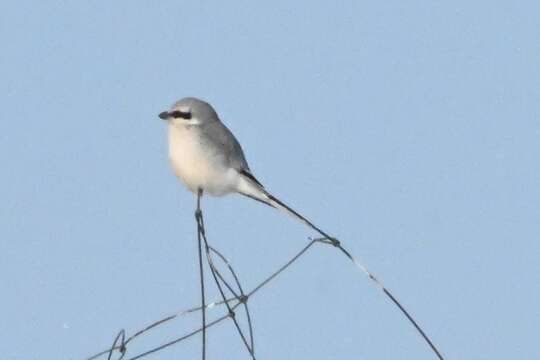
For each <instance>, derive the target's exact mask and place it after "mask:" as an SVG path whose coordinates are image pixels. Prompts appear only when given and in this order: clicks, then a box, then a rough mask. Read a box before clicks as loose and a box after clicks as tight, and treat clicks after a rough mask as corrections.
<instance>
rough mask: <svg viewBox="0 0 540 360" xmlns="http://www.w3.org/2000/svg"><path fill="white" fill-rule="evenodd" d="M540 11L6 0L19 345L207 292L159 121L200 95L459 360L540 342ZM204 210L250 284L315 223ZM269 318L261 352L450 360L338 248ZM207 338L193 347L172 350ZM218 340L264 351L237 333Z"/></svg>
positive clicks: (260, 302) (7, 280)
mask: <svg viewBox="0 0 540 360" xmlns="http://www.w3.org/2000/svg"><path fill="white" fill-rule="evenodd" d="M539 11H540V7H539V5H538V3H537V2H533V1H521V2H510V1H508V2H503V1H495V2H493V1H489V2H488V1H476V2H469V1H452V2H422V1H409V2H402V1H386V2H364V1H342V2H333V3H332V2H326V3H323V2H295V3H294V4H291V3H290V2H287V1H273V2H267V3H265V4H263V3H255V2H247V1H243V2H242V1H239V2H223V1H207V0H205V1H201V2H189V3H188V2H179V1H161V2H159V3H158V2H144V1H130V2H105V1H93V2H75V1H17V2H14V1H4V2H2V4H1V5H0V40H1V43H2V52H1V55H0V75H1V79H2V81H1V82H0V92H1V94H2V96H1V97H0V105H1V106H0V116H1V122H0V150H1V151H0V161H1V163H2V164H3V165H4V171H3V173H2V176H1V177H0V199H2V206H0V258H1V261H0V283H1V284H2V289H3V291H2V296H1V297H0V305H1V308H2V309H3V311H2V321H1V322H0V335H1V338H2V341H0V353H2V354H3V355H2V358H4V359H10V360H18V359H25V360H26V359H83V358H84V357H85V356H88V355H90V354H92V353H94V352H95V351H98V350H101V349H103V348H105V347H107V346H108V345H109V344H110V343H111V342H112V340H113V337H114V335H115V334H116V332H117V331H118V330H119V329H120V328H125V329H126V330H127V332H128V334H129V333H133V332H134V331H135V330H138V329H139V328H141V327H142V326H144V325H146V324H148V323H149V322H151V321H153V320H156V319H158V318H160V317H162V316H164V315H168V314H170V313H174V312H175V311H177V310H181V309H184V308H188V307H190V306H192V305H196V304H197V303H198V301H199V292H198V283H197V276H198V273H197V262H196V260H197V258H196V232H195V223H194V219H193V210H194V205H195V201H194V198H193V195H192V194H190V193H189V192H187V191H186V190H185V189H184V188H183V187H182V186H181V185H180V184H179V183H178V182H177V180H176V179H175V177H174V176H173V175H172V172H171V170H170V169H169V165H168V160H167V147H166V132H165V130H166V128H165V126H164V124H163V123H162V121H160V120H159V119H158V118H157V114H158V113H159V112H160V111H162V110H164V109H166V108H167V107H168V106H170V104H171V103H173V102H174V101H175V100H177V99H178V98H181V97H184V96H197V97H201V98H203V99H206V100H208V101H210V102H211V103H212V104H213V105H214V106H215V108H216V110H217V111H218V113H219V114H220V116H221V118H222V120H223V121H224V122H225V123H226V124H227V125H228V126H229V127H230V128H231V130H232V131H233V132H234V133H235V134H236V136H237V138H238V139H239V140H240V142H241V143H242V144H243V147H244V149H245V152H246V156H247V158H248V161H249V162H250V165H251V168H252V170H253V172H254V173H255V174H256V176H257V177H258V178H259V179H260V180H261V181H262V182H263V183H264V184H265V185H266V186H267V188H269V189H270V190H271V191H272V192H273V193H275V194H276V195H277V196H278V197H280V198H281V199H283V200H284V201H285V202H287V203H289V204H290V205H291V206H293V207H294V208H296V209H297V210H299V211H300V212H302V213H303V214H305V215H306V216H307V217H309V218H310V219H312V220H313V221H314V222H315V223H316V224H318V225H319V226H320V227H321V228H323V229H324V230H325V231H327V232H329V233H331V234H333V235H335V236H337V237H338V238H340V239H341V240H342V242H343V244H344V245H345V246H346V247H347V248H348V249H349V250H350V251H351V252H352V253H353V254H355V255H356V256H359V257H360V258H362V259H363V261H364V262H365V263H366V264H367V265H368V267H369V268H370V270H372V271H373V272H374V273H375V274H377V275H378V276H379V277H380V278H381V279H382V280H383V281H384V283H385V284H386V285H387V286H388V287H389V288H390V289H392V290H393V292H394V293H395V294H396V295H397V296H398V298H399V299H400V300H401V301H402V303H403V304H404V305H405V306H406V307H407V308H408V309H409V310H410V311H411V312H412V313H413V314H414V316H415V317H416V319H417V320H418V321H419V323H420V324H421V325H422V326H423V327H424V329H425V330H426V331H427V332H428V334H430V336H431V337H432V339H433V341H434V342H435V343H436V344H437V345H438V346H439V347H440V349H441V351H442V352H443V354H444V355H446V357H447V358H448V359H508V358H516V359H525V358H529V359H531V358H538V357H540V352H539V350H538V347H537V346H536V343H535V342H536V340H537V331H538V329H537V327H538V323H539V322H540V310H539V309H538V303H539V301H540V271H539V270H540V266H539V265H538V257H539V255H540V244H539V241H538V239H539V235H540V222H539V218H540V205H539V204H540V186H539V185H540V141H539V139H540V105H539V104H540V67H539V66H538V64H539V63H540V43H539V42H538V39H539V38H540V27H539V26H538V16H537V14H538V13H539ZM204 208H205V212H206V221H207V227H208V229H207V231H208V235H209V239H210V241H211V242H212V244H214V245H215V246H216V247H217V248H218V249H220V250H221V251H222V252H223V253H224V254H226V255H227V256H228V258H229V259H230V260H231V262H232V263H233V264H234V265H235V267H236V269H237V270H238V272H239V274H240V277H241V280H242V281H243V283H244V286H245V287H246V288H248V289H249V288H252V287H253V286H255V285H256V284H257V283H258V281H260V280H261V279H262V278H264V277H265V276H266V275H267V274H269V273H270V272H271V271H272V270H273V269H275V268H276V267H277V266H278V265H280V264H282V263H283V262H284V261H285V260H286V259H287V258H288V257H290V256H291V255H292V254H293V253H294V252H295V251H298V250H299V249H300V248H301V247H302V246H303V245H304V244H306V243H307V241H308V240H307V238H308V237H309V236H314V235H315V234H314V233H313V232H312V231H311V230H309V229H308V228H306V227H304V226H302V225H301V224H299V223H296V222H294V221H293V220H291V219H289V218H287V217H286V216H284V215H283V214H281V213H279V212H277V211H273V210H272V209H270V208H267V207H265V206H262V205H260V204H258V203H255V202H253V201H250V200H249V199H245V198H243V197H239V196H230V197H225V198H219V199H205V200H204ZM209 296H210V297H211V298H213V299H217V296H218V295H217V293H216V291H215V290H211V292H210V294H209ZM251 309H252V312H253V314H252V315H253V317H254V326H255V340H256V349H257V354H258V358H259V359H270V358H272V359H293V358H296V359H314V360H318V359H349V358H355V359H364V358H366V359H390V358H400V359H412V358H414V359H433V358H434V356H433V354H432V353H431V352H430V351H429V349H428V348H427V347H426V345H425V344H424V343H423V342H422V340H421V339H420V338H419V336H418V335H417V333H415V331H414V329H413V328H412V327H411V326H410V324H409V323H407V322H406V320H405V319H404V318H403V317H402V315H401V314H400V313H399V312H398V310H397V309H395V308H394V307H393V306H392V304H391V303H390V302H389V301H388V300H387V299H386V298H385V297H384V296H383V295H382V294H381V293H380V292H379V291H377V289H376V288H375V287H374V286H373V284H372V283H370V282H369V280H367V279H366V278H365V277H364V276H363V275H362V274H361V273H359V272H358V271H357V269H355V268H354V267H353V266H352V265H351V264H350V263H348V262H347V261H345V260H344V258H342V257H341V256H339V255H338V254H337V252H335V251H333V249H331V248H324V247H319V248H317V249H314V250H313V251H312V252H310V253H309V254H308V255H306V256H305V257H304V258H302V259H301V261H300V262H298V263H297V264H296V265H295V266H294V267H293V268H291V269H290V271H289V272H287V273H286V274H285V275H284V276H282V277H280V278H278V279H276V281H275V282H274V283H272V284H271V285H269V286H268V287H267V288H265V289H264V290H262V291H261V292H260V293H258V294H257V295H256V296H255V297H254V298H253V299H252V300H251ZM220 311H221V310H212V312H211V313H210V316H218V315H220V314H221V312H220ZM197 321H198V318H197V317H194V316H192V317H188V318H186V319H184V320H183V321H178V322H175V323H173V324H171V325H169V326H168V327H166V328H164V329H162V330H160V331H158V332H157V333H155V334H153V335H152V336H149V337H148V338H146V339H144V340H142V341H141V342H140V343H139V344H137V345H136V347H135V346H134V348H133V349H130V351H133V353H135V352H137V351H138V350H141V349H144V348H146V347H148V346H152V345H156V344H159V343H161V342H163V341H166V340H170V339H172V338H174V337H175V336H176V335H179V334H181V333H184V332H185V331H187V330H189V329H190V328H191V327H193V326H196V324H197ZM199 351H200V343H199V339H198V338H194V339H191V340H190V341H188V342H185V343H182V344H179V345H177V346H175V347H172V348H169V349H167V350H164V351H163V352H161V353H159V354H156V355H154V356H152V357H149V358H151V359H171V358H190V359H197V358H198V357H199ZM208 352H209V356H208V359H218V358H229V359H243V358H245V359H248V358H249V356H248V355H247V353H246V352H245V351H244V349H243V347H242V343H241V341H240V340H239V339H238V337H237V336H236V334H235V332H234V328H233V325H232V324H231V323H224V324H222V325H220V326H219V327H216V328H214V329H212V330H210V331H209V345H208Z"/></svg>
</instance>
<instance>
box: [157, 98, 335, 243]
mask: <svg viewBox="0 0 540 360" xmlns="http://www.w3.org/2000/svg"><path fill="white" fill-rule="evenodd" d="M159 118H160V119H162V120H165V121H166V122H167V123H168V141H169V160H170V164H171V166H172V169H173V171H174V173H175V175H176V176H177V177H178V178H179V179H180V180H181V181H182V182H183V183H184V185H185V186H186V187H187V188H188V189H189V190H190V191H191V192H193V193H195V194H197V195H200V196H202V194H208V195H211V196H223V195H227V194H233V193H237V194H241V195H244V196H246V197H248V198H251V199H253V200H256V201H259V202H261V203H263V204H265V205H268V206H270V207H273V208H275V209H278V210H281V211H283V212H285V213H286V214H288V215H290V216H292V217H293V218H295V219H297V220H299V221H300V222H302V223H304V224H306V225H308V226H309V227H311V228H312V229H314V230H315V231H317V232H318V233H319V234H321V235H322V236H323V237H325V238H326V239H328V240H329V241H332V239H333V238H332V237H331V236H329V235H328V234H327V233H326V232H324V231H322V230H321V229H320V228H319V227H317V226H315V225H314V224H313V223H312V222H311V221H309V220H308V219H307V218H305V217H304V216H302V215H301V214H300V213H298V212H297V211H295V210H293V209H292V208H291V207H290V206H288V205H286V204H285V203H284V202H282V201H281V200H279V199H278V198H277V197H275V196H274V195H272V194H271V193H270V192H269V191H268V190H267V189H266V188H265V187H264V186H263V184H262V183H261V182H260V181H259V180H257V178H256V177H255V176H254V175H253V173H252V171H251V169H250V167H249V165H248V162H247V160H246V157H245V155H244V150H243V149H242V146H241V145H240V143H239V142H238V140H237V139H236V137H235V136H234V134H233V133H232V132H231V131H230V130H229V129H228V128H227V126H225V124H224V123H223V122H222V121H221V119H220V118H219V116H218V114H217V112H216V111H215V109H214V108H213V107H212V105H210V104H209V103H208V102H206V101H204V100H201V99H198V98H195V97H185V98H183V99H180V100H178V101H176V102H175V103H174V104H173V105H172V106H171V108H170V109H169V110H167V111H163V112H161V113H160V114H159ZM334 241H335V239H334Z"/></svg>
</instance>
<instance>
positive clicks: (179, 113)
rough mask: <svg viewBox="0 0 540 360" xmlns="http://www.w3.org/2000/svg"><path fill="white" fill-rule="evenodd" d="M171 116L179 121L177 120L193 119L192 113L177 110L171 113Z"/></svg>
mask: <svg viewBox="0 0 540 360" xmlns="http://www.w3.org/2000/svg"><path fill="white" fill-rule="evenodd" d="M169 116H172V117H173V118H175V119H177V118H182V119H187V120H189V119H191V113H190V112H183V111H180V110H175V111H171V112H170V113H169Z"/></svg>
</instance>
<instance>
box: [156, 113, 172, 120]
mask: <svg viewBox="0 0 540 360" xmlns="http://www.w3.org/2000/svg"><path fill="white" fill-rule="evenodd" d="M158 116H159V118H160V119H162V120H167V119H169V112H168V111H163V112H162V113H159V115H158Z"/></svg>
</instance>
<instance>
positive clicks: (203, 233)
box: [198, 211, 255, 360]
mask: <svg viewBox="0 0 540 360" xmlns="http://www.w3.org/2000/svg"><path fill="white" fill-rule="evenodd" d="M199 214H200V216H199V218H198V231H199V234H200V235H199V236H200V237H201V238H202V239H203V241H204V246H205V250H206V259H207V261H208V264H209V266H210V271H211V273H212V277H213V278H214V282H215V283H216V286H217V288H218V290H219V293H220V294H221V297H222V299H223V300H224V301H225V299H226V296H225V292H224V291H223V287H222V286H221V282H220V279H221V281H223V283H224V284H225V285H226V287H227V288H228V289H229V290H230V291H231V292H232V293H233V294H234V295H235V296H236V297H238V295H237V294H236V293H235V291H234V290H233V289H232V287H231V286H230V285H229V284H228V283H227V281H225V279H224V278H223V276H221V274H219V277H218V271H217V270H216V267H215V266H214V263H213V261H212V256H211V254H210V248H209V246H208V240H207V238H206V230H205V227H204V216H203V213H202V211H201V212H200V213H199ZM225 306H226V307H227V310H228V312H229V317H230V318H231V319H232V321H233V323H234V326H235V327H236V330H237V332H238V335H239V336H240V338H241V339H242V342H243V343H244V346H245V347H246V349H247V351H248V352H249V354H250V355H251V358H252V359H253V360H255V354H254V352H253V350H252V349H251V347H250V346H249V344H248V342H247V339H246V337H245V335H244V332H243V331H242V329H241V328H240V325H239V324H238V321H237V320H236V315H235V312H234V310H233V309H232V308H231V306H230V305H229V303H228V302H225Z"/></svg>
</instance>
